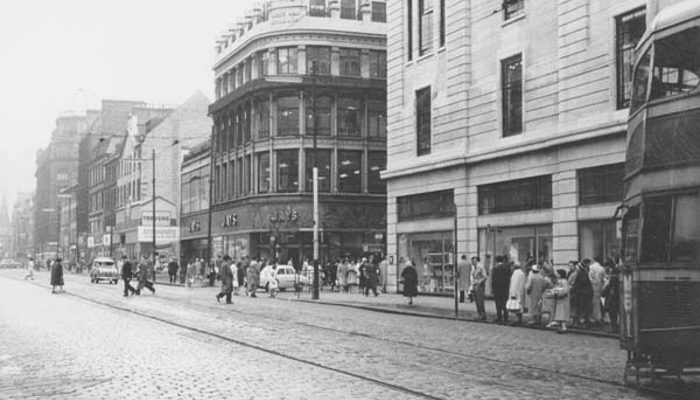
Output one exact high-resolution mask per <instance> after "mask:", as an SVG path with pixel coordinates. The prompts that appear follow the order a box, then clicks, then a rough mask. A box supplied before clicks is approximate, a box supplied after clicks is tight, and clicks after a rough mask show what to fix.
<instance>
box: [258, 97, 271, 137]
mask: <svg viewBox="0 0 700 400" xmlns="http://www.w3.org/2000/svg"><path fill="white" fill-rule="evenodd" d="M255 104H256V112H255V115H256V116H257V120H258V138H260V139H262V138H266V137H269V136H270V102H269V101H267V100H259V101H258V102H256V103H255Z"/></svg>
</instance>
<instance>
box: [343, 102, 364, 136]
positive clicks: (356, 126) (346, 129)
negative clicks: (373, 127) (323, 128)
mask: <svg viewBox="0 0 700 400" xmlns="http://www.w3.org/2000/svg"><path fill="white" fill-rule="evenodd" d="M361 126H362V101H361V100H359V99H353V98H347V97H341V98H339V99H338V136H355V137H359V136H360V135H361V133H362V131H361V129H360V127H361Z"/></svg>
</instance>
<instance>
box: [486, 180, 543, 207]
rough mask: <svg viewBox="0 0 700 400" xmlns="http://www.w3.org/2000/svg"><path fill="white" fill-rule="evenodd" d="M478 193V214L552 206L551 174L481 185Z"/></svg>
mask: <svg viewBox="0 0 700 400" xmlns="http://www.w3.org/2000/svg"><path fill="white" fill-rule="evenodd" d="M478 193H479V194H478V196H479V215H488V214H498V213H506V212H516V211H525V210H539V209H546V208H552V176H551V175H544V176H538V177H534V178H526V179H518V180H513V181H506V182H498V183H492V184H489V185H482V186H479V187H478Z"/></svg>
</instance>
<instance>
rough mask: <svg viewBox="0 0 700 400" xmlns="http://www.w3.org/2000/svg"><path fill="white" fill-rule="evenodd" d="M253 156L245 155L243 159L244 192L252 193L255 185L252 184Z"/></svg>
mask: <svg viewBox="0 0 700 400" xmlns="http://www.w3.org/2000/svg"><path fill="white" fill-rule="evenodd" d="M252 161H253V160H252V158H251V157H250V156H245V158H244V160H243V163H244V164H243V175H244V176H243V193H244V194H250V193H252V192H253V186H252V185H251V183H252V182H251V175H252V173H251V171H252V170H253V164H252Z"/></svg>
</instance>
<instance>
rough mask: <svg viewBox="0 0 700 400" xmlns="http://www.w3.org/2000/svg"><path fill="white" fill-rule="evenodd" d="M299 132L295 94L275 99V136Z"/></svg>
mask: <svg viewBox="0 0 700 400" xmlns="http://www.w3.org/2000/svg"><path fill="white" fill-rule="evenodd" d="M298 134H299V98H298V97H296V96H288V97H280V98H279V99H277V136H295V135H298Z"/></svg>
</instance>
